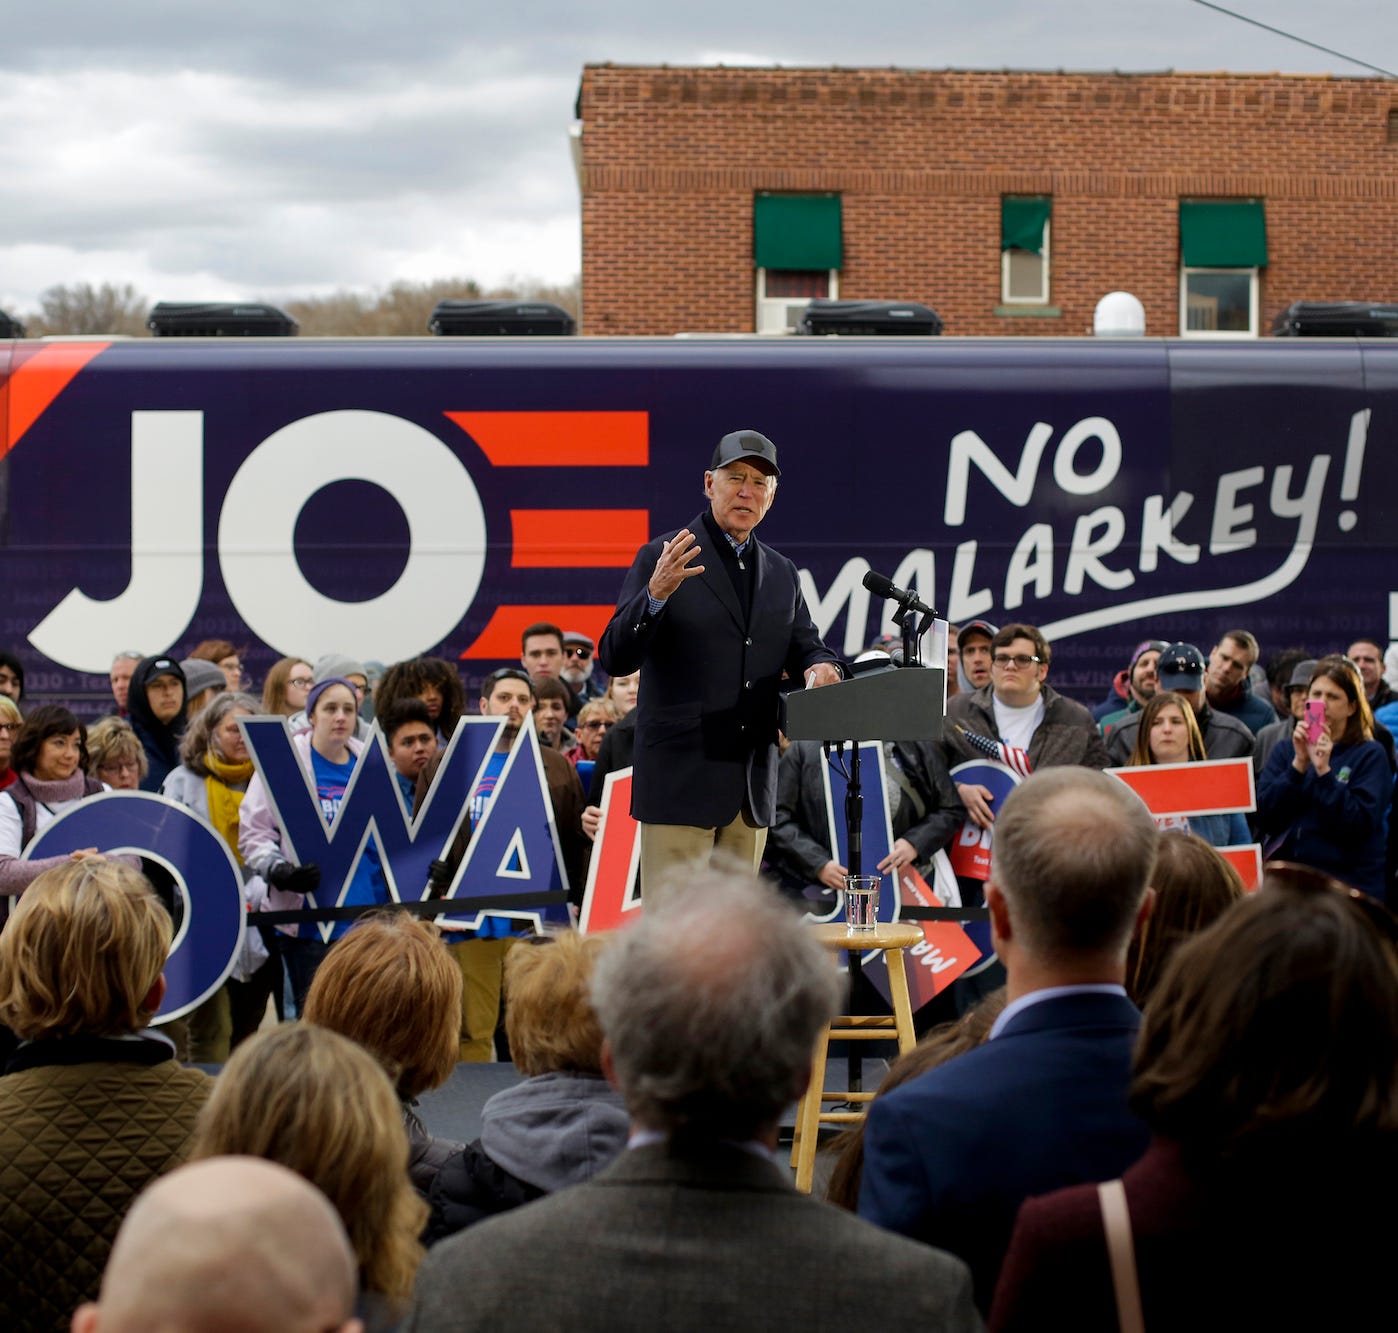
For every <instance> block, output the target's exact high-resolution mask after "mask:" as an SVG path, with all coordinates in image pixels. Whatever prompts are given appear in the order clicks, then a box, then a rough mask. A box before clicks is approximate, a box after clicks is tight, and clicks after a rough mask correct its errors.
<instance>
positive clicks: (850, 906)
mask: <svg viewBox="0 0 1398 1333" xmlns="http://www.w3.org/2000/svg"><path fill="white" fill-rule="evenodd" d="M882 878H883V876H881V875H846V876H845V928H846V930H847V931H848V932H849V933H850V934H851V935H872V934H873V933H874V931H876V930H877V929H878V928H879V881H880V880H881V879H882Z"/></svg>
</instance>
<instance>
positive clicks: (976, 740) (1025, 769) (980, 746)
mask: <svg viewBox="0 0 1398 1333" xmlns="http://www.w3.org/2000/svg"><path fill="white" fill-rule="evenodd" d="M956 729H957V731H959V732H960V733H961V734H962V735H963V736H964V737H965V738H966V740H967V742H968V743H969V744H971V745H973V746H975V748H976V749H977V750H979V751H980V752H981V753H982V754H983V755H985V756H986V757H987V758H990V759H998V760H999V761H1000V762H1001V763H1002V764H1004V765H1005V767H1006V768H1011V769H1013V770H1014V771H1015V772H1016V773H1018V774H1020V776H1021V777H1026V778H1027V777H1028V776H1029V775H1030V774H1031V773H1032V772H1033V771H1034V766H1033V765H1032V764H1031V763H1030V762H1029V753H1028V751H1027V750H1020V749H1018V748H1016V747H1015V746H1013V745H1006V744H1005V742H1004V741H997V740H994V739H992V738H991V737H989V736H982V735H981V734H980V732H978V731H967V729H966V728H965V727H963V726H962V725H961V724H960V723H959V722H958V723H957V724H956Z"/></svg>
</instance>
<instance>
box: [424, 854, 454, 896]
mask: <svg viewBox="0 0 1398 1333" xmlns="http://www.w3.org/2000/svg"><path fill="white" fill-rule="evenodd" d="M449 888H451V862H450V861H433V862H432V863H431V865H429V866H428V867H427V896H428V897H429V898H445V897H446V896H447V890H448V889H449Z"/></svg>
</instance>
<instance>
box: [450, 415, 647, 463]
mask: <svg viewBox="0 0 1398 1333" xmlns="http://www.w3.org/2000/svg"><path fill="white" fill-rule="evenodd" d="M446 415H447V418H448V419H449V420H451V421H454V422H455V423H456V424H457V425H458V426H460V427H461V429H462V430H464V431H465V432H466V433H467V434H468V435H469V436H470V437H471V438H472V439H473V440H475V442H476V443H477V444H478V445H480V447H481V451H482V452H483V453H484V454H485V456H486V457H487V458H488V459H490V461H491V462H492V463H493V464H494V465H495V466H496V467H644V466H645V465H646V464H647V463H648V462H649V461H650V413H648V412H448V413H447V414H446Z"/></svg>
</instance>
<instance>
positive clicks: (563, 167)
mask: <svg viewBox="0 0 1398 1333" xmlns="http://www.w3.org/2000/svg"><path fill="white" fill-rule="evenodd" d="M1229 7H1230V8H1234V9H1237V10H1239V11H1240V12H1242V13H1245V14H1248V15H1250V16H1252V17H1254V18H1257V19H1259V20H1262V21H1264V22H1267V23H1270V24H1273V25H1275V26H1277V27H1281V28H1285V29H1287V30H1289V31H1292V32H1295V33H1297V34H1298V35H1301V36H1304V37H1307V38H1309V39H1310V40H1312V41H1315V42H1319V43H1321V44H1323V45H1325V46H1330V47H1334V48H1337V49H1339V50H1341V51H1343V52H1346V53H1348V54H1353V55H1356V56H1359V57H1360V58H1362V59H1365V60H1368V61H1371V62H1373V63H1374V64H1376V65H1380V66H1385V67H1387V68H1388V69H1398V5H1393V4H1388V5H1383V4H1380V3H1378V2H1377V0H1329V3H1327V4H1324V5H1318V4H1316V3H1314V0H1232V2H1231V3H1230V4H1229ZM0 32H3V44H2V45H0V126H3V129H0V308H4V309H6V310H8V311H10V312H12V313H15V314H21V313H24V312H27V311H30V310H33V309H35V308H36V307H37V302H38V296H39V293H40V292H41V291H42V290H43V289H44V288H46V287H48V286H51V285H53V284H57V283H74V282H93V283H100V282H104V281H107V282H118V283H124V282H129V283H132V284H134V285H135V286H136V288H137V289H138V290H140V291H141V292H143V293H144V294H145V295H147V296H148V297H150V298H151V299H152V300H156V299H167V300H181V299H183V300H190V299H198V298H210V299H228V298H241V297H254V296H262V297H265V298H269V299H273V300H275V299H279V298H289V297H292V296H296V295H306V294H312V293H323V292H329V291H333V290H336V289H340V288H353V289H370V288H377V287H383V286H386V285H387V284H388V283H390V282H392V281H394V280H395V279H399V278H410V279H429V278H439V277H451V276H467V277H475V278H477V279H478V280H480V281H482V282H485V283H493V282H498V281H503V280H504V279H506V278H508V277H510V276H512V275H517V276H529V277H536V278H541V279H544V280H547V281H566V280H567V279H568V278H570V277H571V276H572V275H574V274H575V273H576V272H577V271H578V268H579V242H578V193H577V184H576V180H575V178H574V175H573V168H572V162H571V158H570V155H569V150H568V127H569V124H570V122H571V120H572V115H573V103H574V99H575V97H576V95H577V88H578V79H579V76H580V73H581V70H582V66H583V65H584V64H585V63H587V62H591V61H608V60H609V61H614V62H618V63H647V64H649V63H661V62H665V63H669V64H672V65H689V64H713V63H719V62H724V63H729V64H737V63H743V64H784V65H831V64H839V65H844V66H850V65H885V66H886V65H899V66H905V67H917V68H945V67H956V68H975V69H986V68H991V69H996V68H1004V67H1010V68H1019V69H1053V68H1064V69H1081V70H1102V69H1122V70H1158V69H1170V68H1173V69H1181V70H1220V69H1231V70H1286V71H1309V72H1317V71H1319V72H1324V71H1329V72H1333V73H1339V74H1363V73H1364V72H1365V71H1363V70H1361V69H1358V68H1356V67H1355V66H1353V65H1350V64H1347V63H1346V62H1345V61H1343V60H1340V59H1337V58H1335V57H1333V56H1327V55H1323V54H1321V53H1320V52H1317V51H1312V50H1308V49H1307V48H1306V47H1304V46H1300V45H1297V44H1295V43H1293V42H1289V41H1286V40H1284V39H1283V38H1281V37H1275V36H1271V35H1269V34H1267V33H1265V32H1261V31H1259V30H1258V29H1256V28H1253V27H1248V26H1246V25H1244V24H1242V23H1239V22H1238V21H1236V20H1234V19H1230V18H1227V17H1225V16H1224V15H1222V14H1219V13H1216V12H1213V11H1212V10H1209V9H1206V8H1204V7H1202V6H1201V5H1199V4H1197V3H1194V2H1193V0H974V3H972V2H971V0H878V3H875V4H864V5H860V4H852V3H850V0H800V3H797V0H706V3H704V4H702V5H692V6H691V5H685V6H676V7H675V8H674V12H670V11H669V9H668V8H667V7H666V6H664V5H662V4H657V3H656V0H516V3H514V4H513V5H510V4H505V3H501V0H491V3H488V4H481V3H470V2H469V0H467V2H466V3H462V0H455V2H454V3H446V2H445V0H398V3H396V4H389V3H386V0H333V3H332V2H331V0H238V2H237V3H234V4H214V3H211V0H202V2H201V0H120V3H113V0H49V3H46V4H34V3H22V2H21V0H7V2H6V3H5V4H4V5H3V8H0Z"/></svg>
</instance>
